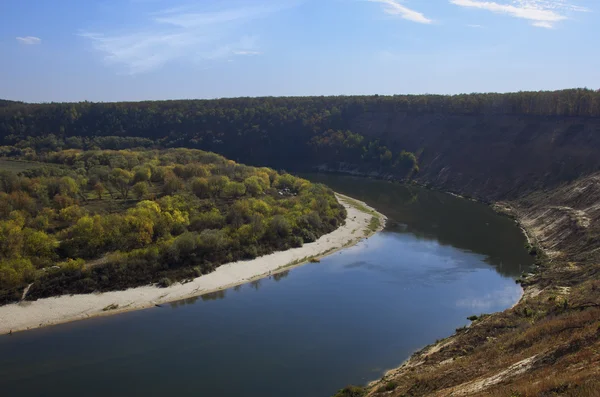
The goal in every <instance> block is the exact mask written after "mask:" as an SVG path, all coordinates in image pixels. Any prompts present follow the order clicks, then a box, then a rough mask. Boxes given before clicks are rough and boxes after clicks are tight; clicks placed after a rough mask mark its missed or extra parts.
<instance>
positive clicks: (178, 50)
mask: <svg viewBox="0 0 600 397" xmlns="http://www.w3.org/2000/svg"><path fill="white" fill-rule="evenodd" d="M288 4H289V3H288ZM282 9H283V7H282V6H280V5H277V4H274V3H273V2H271V3H270V4H269V5H255V6H244V7H230V8H220V9H217V10H214V9H212V10H201V9H198V8H197V7H196V8H189V7H178V8H172V9H168V10H160V11H157V12H153V13H152V14H148V15H147V23H146V25H147V26H146V27H145V28H144V29H140V30H138V31H130V32H126V33H113V32H106V33H98V32H81V33H80V34H79V35H80V36H81V37H84V38H86V39H89V40H90V41H91V43H92V45H93V48H94V49H96V50H97V51H99V52H101V53H102V54H104V60H105V61H106V62H107V64H110V65H117V66H121V67H124V68H125V70H126V72H127V73H130V74H138V73H144V72H148V71H151V70H155V69H158V68H160V67H162V66H164V65H165V64H167V63H168V62H172V61H176V60H180V61H181V60H185V61H192V62H193V61H198V60H205V61H208V60H228V59H230V58H231V57H232V56H250V55H260V54H262V51H260V48H259V46H258V38H257V37H256V36H248V35H242V36H241V37H240V33H239V32H240V30H243V29H246V30H247V29H250V28H249V27H248V23H249V22H250V21H252V20H256V19H258V18H266V17H268V16H270V15H271V14H274V13H276V12H278V11H280V10H282Z"/></svg>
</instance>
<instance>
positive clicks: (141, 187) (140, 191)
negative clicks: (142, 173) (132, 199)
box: [133, 182, 149, 200]
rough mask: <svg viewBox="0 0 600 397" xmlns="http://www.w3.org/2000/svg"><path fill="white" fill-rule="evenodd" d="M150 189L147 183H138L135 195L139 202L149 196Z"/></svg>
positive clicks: (134, 187) (134, 190)
mask: <svg viewBox="0 0 600 397" xmlns="http://www.w3.org/2000/svg"><path fill="white" fill-rule="evenodd" d="M148 191H149V187H148V183H147V182H138V183H136V184H135V185H133V193H134V194H135V196H136V197H137V199H138V200H141V199H143V198H144V196H146V195H147V194H148Z"/></svg>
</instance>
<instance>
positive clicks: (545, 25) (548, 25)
mask: <svg viewBox="0 0 600 397" xmlns="http://www.w3.org/2000/svg"><path fill="white" fill-rule="evenodd" d="M531 26H535V27H536V28H546V29H553V28H554V25H552V24H551V23H550V22H545V21H537V22H533V23H532V24H531Z"/></svg>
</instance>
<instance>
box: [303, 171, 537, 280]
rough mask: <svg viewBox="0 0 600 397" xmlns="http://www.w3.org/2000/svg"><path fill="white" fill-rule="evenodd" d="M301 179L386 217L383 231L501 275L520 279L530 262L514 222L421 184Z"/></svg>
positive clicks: (341, 178)
mask: <svg viewBox="0 0 600 397" xmlns="http://www.w3.org/2000/svg"><path fill="white" fill-rule="evenodd" d="M302 176H303V177H304V178H307V179H310V180H311V181H313V182H320V183H324V184H326V185H328V186H330V187H331V188H332V189H334V190H335V191H337V192H340V193H342V194H347V195H350V196H352V197H355V198H357V199H359V200H362V201H365V202H366V203H367V204H369V205H371V206H372V207H374V208H377V210H378V211H380V212H382V213H384V214H385V215H386V216H388V218H389V221H388V224H387V227H386V230H387V231H389V232H392V233H410V234H412V235H414V236H416V237H418V238H419V239H423V240H433V241H436V242H438V243H440V244H442V245H449V246H452V247H455V248H459V249H463V250H466V251H470V252H475V253H478V254H482V255H484V256H485V259H484V261H485V262H487V263H489V264H491V265H493V266H494V267H496V269H497V270H498V272H499V273H501V274H503V275H505V276H508V277H518V276H519V275H520V274H521V273H522V272H523V271H525V270H526V269H527V268H528V267H529V266H530V265H531V263H532V259H531V258H530V257H529V255H528V254H527V252H526V251H525V250H524V249H523V248H524V242H525V240H524V238H523V236H522V235H521V232H520V230H519V228H518V227H517V226H516V224H515V223H514V221H512V220H511V219H510V218H508V217H503V216H499V215H498V214H496V213H495V212H494V211H493V210H492V209H491V208H490V207H489V206H487V205H485V204H482V203H476V202H473V201H470V200H465V199H462V198H459V197H456V196H453V195H450V194H446V193H443V192H438V191H433V190H429V189H425V188H422V187H419V186H411V185H403V184H398V183H393V182H387V181H380V180H375V179H366V178H361V177H353V176H340V175H332V174H305V175H302Z"/></svg>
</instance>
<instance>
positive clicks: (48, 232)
mask: <svg viewBox="0 0 600 397" xmlns="http://www.w3.org/2000/svg"><path fill="white" fill-rule="evenodd" d="M29 156H30V157H35V160H36V162H26V161H17V160H19V159H14V158H11V159H1V160H0V303H6V302H10V301H15V300H18V299H20V298H21V296H22V293H23V290H24V288H25V287H26V286H27V285H28V284H30V283H31V284H32V285H31V287H30V289H29V292H28V294H27V298H28V299H36V298H41V297H47V296H52V295H58V294H67V293H89V292H93V291H105V290H113V289H122V288H127V287H132V286H137V285H142V284H148V283H155V282H159V283H160V284H161V285H166V284H169V283H170V282H171V281H176V280H181V279H186V278H191V277H197V276H199V275H201V274H205V273H208V272H211V271H212V270H214V269H215V268H216V267H218V266H219V265H220V264H222V263H225V262H231V261H235V260H239V259H252V258H255V257H257V256H261V255H265V254H268V253H271V252H273V251H276V250H285V249H288V248H290V247H299V246H301V245H302V244H303V243H305V242H311V241H315V240H316V239H317V238H318V237H320V236H321V235H323V234H326V233H328V232H331V231H333V230H335V229H336V228H337V227H338V226H339V225H340V223H341V222H343V220H344V219H345V215H346V213H345V209H344V207H343V206H342V205H340V204H338V202H337V200H336V198H335V196H334V194H333V192H332V191H331V190H329V189H327V188H325V187H324V186H322V185H313V184H311V183H310V182H308V181H306V180H303V179H300V178H296V177H293V176H291V175H289V174H282V173H277V172H276V171H273V170H271V169H269V168H253V167H248V166H244V165H241V164H237V163H235V162H233V161H230V160H227V159H225V158H223V157H221V156H218V155H216V154H213V153H207V152H202V151H198V150H189V149H177V150H175V149H172V150H165V151H157V150H138V151H129V150H128V151H108V150H105V151H90V152H86V151H81V150H67V151H58V152H45V153H39V154H38V153H34V152H32V153H30V154H29Z"/></svg>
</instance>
